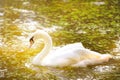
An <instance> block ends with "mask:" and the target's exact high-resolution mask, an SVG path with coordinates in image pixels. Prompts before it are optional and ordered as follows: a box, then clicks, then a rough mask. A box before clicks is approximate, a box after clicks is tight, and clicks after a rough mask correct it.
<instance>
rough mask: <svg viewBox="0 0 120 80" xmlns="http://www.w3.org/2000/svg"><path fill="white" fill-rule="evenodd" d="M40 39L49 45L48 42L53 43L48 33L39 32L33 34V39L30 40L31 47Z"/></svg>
mask: <svg viewBox="0 0 120 80" xmlns="http://www.w3.org/2000/svg"><path fill="white" fill-rule="evenodd" d="M39 39H42V40H43V41H44V42H45V43H47V42H48V41H51V42H52V40H51V37H50V36H49V34H48V33H47V32H45V31H43V30H37V31H36V32H34V33H33V34H32V37H31V38H30V40H29V42H30V47H31V46H32V45H33V44H34V43H35V42H36V41H37V40H39ZM30 47H29V48H30Z"/></svg>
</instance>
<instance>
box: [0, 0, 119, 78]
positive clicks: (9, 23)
mask: <svg viewBox="0 0 120 80" xmlns="http://www.w3.org/2000/svg"><path fill="white" fill-rule="evenodd" d="M119 3H120V1H119V0H114V1H113V0H103V1H102V0H85V1H84V0H74V1H72V0H5V1H4V0H1V1H0V55H1V56H0V73H1V71H3V73H4V76H0V79H1V80H119V79H120V28H119V27H120V13H119V10H120V7H119ZM38 29H40V30H44V31H46V32H48V33H49V34H50V35H51V37H52V39H53V44H54V47H55V49H56V48H58V47H60V46H62V45H65V44H68V43H74V42H82V43H83V45H84V46H85V47H86V48H89V49H91V50H94V51H97V52H100V53H109V54H112V55H113V56H114V59H113V60H110V61H109V62H108V63H104V64H101V65H93V66H88V67H86V68H81V67H80V68H71V67H65V68H52V67H42V66H34V65H32V64H31V63H30V61H31V60H32V58H33V56H35V55H36V54H37V53H38V52H39V51H41V49H42V48H43V46H44V44H43V43H41V42H40V43H39V44H38V45H36V46H34V47H33V48H31V49H29V48H28V46H29V39H30V36H31V34H32V33H33V32H35V31H36V30H38ZM4 70H5V71H4ZM0 75H1V74H0Z"/></svg>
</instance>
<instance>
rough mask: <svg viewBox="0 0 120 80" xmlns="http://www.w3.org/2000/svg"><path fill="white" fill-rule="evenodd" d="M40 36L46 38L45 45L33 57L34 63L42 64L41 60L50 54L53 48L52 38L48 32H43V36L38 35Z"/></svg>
mask: <svg viewBox="0 0 120 80" xmlns="http://www.w3.org/2000/svg"><path fill="white" fill-rule="evenodd" d="M38 37H41V38H42V39H43V40H44V44H45V45H44V48H43V49H42V51H41V52H40V53H39V54H37V56H35V58H34V59H33V64H38V63H39V64H41V61H42V60H43V59H44V58H45V57H46V56H47V55H48V53H49V52H50V50H51V48H52V39H51V37H50V36H49V35H48V34H42V36H41V35H40V36H39V35H38Z"/></svg>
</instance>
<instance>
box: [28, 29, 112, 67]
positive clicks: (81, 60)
mask: <svg viewBox="0 0 120 80" xmlns="http://www.w3.org/2000/svg"><path fill="white" fill-rule="evenodd" d="M39 39H43V41H44V44H45V46H44V48H43V49H42V51H41V52H40V53H39V54H37V55H36V56H35V57H34V58H33V61H32V64H34V65H41V66H54V67H63V66H72V67H86V66H87V65H93V64H100V63H103V62H108V61H109V59H110V58H112V56H111V55H110V54H100V53H98V52H94V51H91V50H89V49H86V48H84V47H83V45H82V44H81V43H73V44H68V45H66V46H64V47H61V48H59V49H57V50H56V51H54V52H53V51H52V50H51V49H52V39H51V37H50V36H49V35H48V33H47V32H44V31H42V30H37V31H36V32H35V33H33V36H32V38H31V39H30V46H32V44H33V43H34V42H36V40H39Z"/></svg>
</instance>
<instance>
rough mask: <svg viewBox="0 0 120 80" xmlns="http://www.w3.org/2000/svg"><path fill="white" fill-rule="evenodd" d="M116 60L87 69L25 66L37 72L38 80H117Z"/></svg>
mask: <svg viewBox="0 0 120 80" xmlns="http://www.w3.org/2000/svg"><path fill="white" fill-rule="evenodd" d="M118 62H120V61H118V60H117V61H116V60H112V61H110V62H109V63H105V64H102V65H94V66H88V67H85V68H81V67H79V68H72V67H64V68H55V67H42V66H35V65H32V64H31V63H26V64H25V66H26V67H28V68H30V69H32V70H35V71H36V72H37V73H36V76H35V77H37V78H43V79H44V78H45V79H53V80H108V79H110V80H115V79H117V78H120V75H119V74H120V68H119V67H118V66H120V64H119V65H118Z"/></svg>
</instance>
